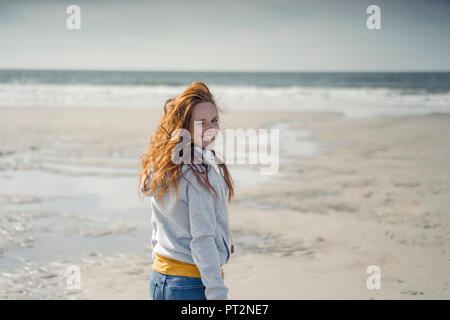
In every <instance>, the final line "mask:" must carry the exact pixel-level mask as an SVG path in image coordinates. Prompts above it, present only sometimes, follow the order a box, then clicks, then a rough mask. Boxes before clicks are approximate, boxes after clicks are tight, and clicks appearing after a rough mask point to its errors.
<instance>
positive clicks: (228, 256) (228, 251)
mask: <svg viewBox="0 0 450 320" xmlns="http://www.w3.org/2000/svg"><path fill="white" fill-rule="evenodd" d="M222 240H223V244H224V245H225V249H226V250H227V260H226V261H227V262H228V260H229V259H230V249H229V248H228V245H227V242H226V241H225V237H224V235H223V234H222Z"/></svg>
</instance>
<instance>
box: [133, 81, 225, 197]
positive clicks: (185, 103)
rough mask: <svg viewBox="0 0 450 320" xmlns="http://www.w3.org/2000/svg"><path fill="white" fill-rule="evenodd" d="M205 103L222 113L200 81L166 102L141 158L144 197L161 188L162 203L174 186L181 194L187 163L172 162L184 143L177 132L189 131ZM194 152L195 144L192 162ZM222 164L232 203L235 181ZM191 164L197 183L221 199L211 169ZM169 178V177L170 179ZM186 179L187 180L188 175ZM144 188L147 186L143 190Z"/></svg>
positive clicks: (140, 183) (220, 164)
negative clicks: (211, 179) (198, 107)
mask: <svg viewBox="0 0 450 320" xmlns="http://www.w3.org/2000/svg"><path fill="white" fill-rule="evenodd" d="M202 102H211V103H212V104H213V105H214V106H215V107H216V109H217V111H221V110H220V108H219V107H218V106H217V104H216V103H215V100H214V96H213V95H212V93H211V92H210V90H209V89H208V87H207V86H206V85H205V84H204V83H203V82H199V81H196V82H193V83H192V84H191V85H190V86H189V87H188V88H187V89H186V90H185V91H184V92H183V93H181V94H180V95H178V96H176V97H174V98H171V99H168V100H167V101H166V102H165V104H164V115H163V117H162V118H161V120H160V121H159V123H158V126H157V129H156V130H155V132H153V134H152V136H151V138H150V143H149V144H148V146H147V149H146V151H145V153H144V154H143V155H142V156H141V165H142V168H141V171H140V173H139V190H143V191H144V195H146V194H149V193H151V192H154V191H156V190H157V189H159V193H156V196H155V198H156V200H158V199H160V198H161V197H162V196H163V195H164V193H165V192H166V190H168V189H170V188H171V187H172V186H173V187H175V190H176V193H177V195H178V184H179V182H180V178H181V177H182V176H183V175H182V172H181V167H182V165H183V164H182V163H181V164H175V163H174V162H173V161H172V152H173V149H174V147H175V146H176V145H177V144H178V143H179V142H180V141H177V139H174V138H173V136H174V132H176V130H179V129H185V130H189V127H190V121H191V116H192V111H193V109H194V107H195V105H197V104H198V103H202ZM180 138H182V137H180ZM193 149H194V148H193V144H192V143H191V144H190V148H188V150H190V151H191V156H192V157H191V159H193ZM221 162H222V163H218V166H219V167H220V168H221V169H222V172H223V175H224V178H225V182H226V184H227V186H228V190H229V192H228V202H230V201H231V198H232V197H233V195H234V190H233V182H232V180H231V176H230V174H229V171H228V168H227V166H226V164H225V162H224V161H221ZM187 165H188V166H189V168H190V170H192V171H193V172H194V174H195V176H196V178H197V181H198V182H199V183H200V184H201V185H202V186H203V187H204V188H206V189H207V190H208V192H210V191H211V190H212V191H213V192H214V194H216V196H217V192H216V191H215V190H214V188H213V187H212V186H211V184H210V183H209V179H208V171H209V166H208V165H206V164H205V163H204V162H203V163H201V164H200V166H198V165H192V164H187ZM200 167H203V168H204V169H205V170H198V169H199V168H200ZM150 171H151V172H152V180H151V184H150V186H149V188H148V189H146V186H147V182H148V178H149V177H148V174H149V172H150ZM166 176H168V177H169V179H168V180H167V179H166ZM201 176H205V177H206V182H205V181H203V180H204V178H203V179H201V178H200V177H201ZM183 178H184V179H186V178H185V177H184V176H183ZM186 180H187V179H186ZM141 185H143V186H144V187H143V188H141Z"/></svg>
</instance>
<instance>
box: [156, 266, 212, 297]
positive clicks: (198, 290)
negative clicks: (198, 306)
mask: <svg viewBox="0 0 450 320" xmlns="http://www.w3.org/2000/svg"><path fill="white" fill-rule="evenodd" d="M150 300H206V296H205V286H204V285H203V283H202V280H201V278H193V277H185V276H172V275H166V274H163V273H160V272H158V271H156V270H153V269H152V271H151V273H150Z"/></svg>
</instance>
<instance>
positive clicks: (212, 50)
mask: <svg viewBox="0 0 450 320" xmlns="http://www.w3.org/2000/svg"><path fill="white" fill-rule="evenodd" d="M71 4H76V5H78V6H80V8H81V30H68V29H67V28H66V19H67V18H68V16H69V15H68V14H67V13H66V8H67V7H68V6H69V5H71ZM370 4H376V5H379V6H380V8H381V27H382V29H381V30H369V29H368V28H367V27H366V20H367V17H368V16H369V15H368V14H367V13H366V9H367V7H368V5H370ZM449 17H450V1H438V0H429V1H420V0H418V1H416V0H403V1H402V0H389V1H378V0H372V1H364V0H339V1H337V0H332V1H320V0H310V1H300V0H297V1H282V0H272V1H264V0H255V1H253V0H252V1H245V0H239V1H231V0H221V1H214V0H206V1H190V0H183V1H169V0H166V1H130V0H128V1H111V0H110V1H93V0H89V1H80V0H72V1H61V0H59V1H56V0H54V1H0V41H1V42H0V68H20V69H24V68H32V69H100V70H104V69H111V70H199V71H207V70H210V71H239V70H245V71H258V70H267V71H364V70H367V71H397V70H398V71H411V70H430V71H431V70H435V71H450V59H449V57H450V18H449Z"/></svg>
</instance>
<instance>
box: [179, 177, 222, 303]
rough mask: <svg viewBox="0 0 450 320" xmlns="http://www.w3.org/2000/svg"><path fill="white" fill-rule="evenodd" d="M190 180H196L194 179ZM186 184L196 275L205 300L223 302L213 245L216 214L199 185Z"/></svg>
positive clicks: (208, 197) (220, 273) (220, 276)
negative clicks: (198, 277)
mask: <svg viewBox="0 0 450 320" xmlns="http://www.w3.org/2000/svg"><path fill="white" fill-rule="evenodd" d="M192 180H196V178H195V177H194V178H193V179H191V181H192ZM193 184H194V185H195V188H194V187H193V186H192V185H190V184H188V186H187V197H188V203H189V224H190V230H191V235H192V240H191V243H190V247H191V252H192V258H193V260H194V262H195V264H196V265H197V268H198V269H199V271H200V276H201V279H202V282H203V285H204V286H205V287H206V290H205V295H206V299H208V300H227V294H228V288H227V287H226V285H225V282H224V278H223V277H222V270H221V268H220V259H219V252H218V249H217V246H216V243H215V240H214V239H215V230H216V214H215V208H214V199H213V196H212V195H211V194H210V193H208V191H207V190H206V189H205V188H204V187H202V186H201V185H199V184H198V183H193Z"/></svg>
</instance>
